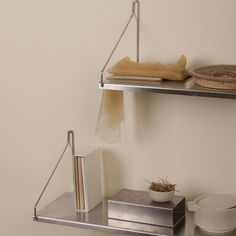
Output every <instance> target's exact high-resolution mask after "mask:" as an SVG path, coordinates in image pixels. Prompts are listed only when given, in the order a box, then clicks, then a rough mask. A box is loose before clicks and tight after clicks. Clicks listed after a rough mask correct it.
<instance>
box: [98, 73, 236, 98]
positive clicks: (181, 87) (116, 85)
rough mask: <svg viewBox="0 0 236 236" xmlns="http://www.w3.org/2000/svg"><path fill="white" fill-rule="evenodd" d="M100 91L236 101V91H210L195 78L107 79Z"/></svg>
mask: <svg viewBox="0 0 236 236" xmlns="http://www.w3.org/2000/svg"><path fill="white" fill-rule="evenodd" d="M99 88H100V89H106V90H123V91H131V92H145V93H164V94H178V95H190V96H202V97H216V98H229V99H236V90H220V89H208V88H204V87H201V86H199V85H197V84H196V83H195V79H194V78H189V79H187V80H184V81H167V80H160V81H151V80H138V79H137V80H135V79H132V80H128V79H126V80H125V79H119V78H116V79H114V78H112V77H111V78H109V77H108V78H107V79H106V80H105V81H104V85H103V86H101V83H99Z"/></svg>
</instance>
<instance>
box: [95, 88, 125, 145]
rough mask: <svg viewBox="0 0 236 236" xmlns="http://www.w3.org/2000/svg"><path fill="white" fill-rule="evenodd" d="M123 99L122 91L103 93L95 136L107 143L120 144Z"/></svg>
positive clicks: (106, 91) (105, 91)
mask: <svg viewBox="0 0 236 236" xmlns="http://www.w3.org/2000/svg"><path fill="white" fill-rule="evenodd" d="M123 99H124V98H123V91H115V90H104V91H103V94H102V101H101V105H100V111H99V114H98V121H97V128H96V135H97V136H99V137H101V138H102V139H103V140H104V141H105V142H107V143H118V142H120V133H121V132H120V130H121V124H122V122H123V121H124V102H123Z"/></svg>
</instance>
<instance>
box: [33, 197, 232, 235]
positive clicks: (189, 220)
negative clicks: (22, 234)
mask: <svg viewBox="0 0 236 236" xmlns="http://www.w3.org/2000/svg"><path fill="white" fill-rule="evenodd" d="M34 220H35V221H37V222H44V223H51V224H59V225H66V226H73V227H79V228H85V229H93V230H99V231H105V232H113V233H123V234H124V233H125V234H132V235H140V236H141V235H142V236H143V235H153V236H205V235H206V234H204V233H203V232H201V231H200V230H199V228H198V227H195V225H194V223H193V217H192V214H190V213H188V214H187V216H186V220H185V222H183V223H182V224H180V225H179V227H178V228H175V230H173V228H168V227H159V226H155V225H148V224H139V223H135V222H129V221H120V220H113V219H109V218H108V217H107V201H106V200H104V201H103V202H102V203H100V204H99V205H98V206H97V207H96V208H94V209H93V210H92V211H90V212H89V213H78V212H76V211H75V199H74V195H73V193H64V194H63V195H61V196H60V197H59V198H57V199H56V200H55V201H53V202H51V203H50V204H48V205H47V206H46V207H44V208H43V209H42V210H40V211H39V213H38V215H37V217H34ZM235 233H236V232H235V231H234V232H233V233H231V234H230V235H228V236H233V235H235Z"/></svg>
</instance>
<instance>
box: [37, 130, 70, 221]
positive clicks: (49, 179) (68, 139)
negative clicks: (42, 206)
mask: <svg viewBox="0 0 236 236" xmlns="http://www.w3.org/2000/svg"><path fill="white" fill-rule="evenodd" d="M74 141H75V139H74V131H72V130H69V131H68V132H67V144H66V146H65V148H64V150H63V152H62V154H61V155H60V158H59V159H58V161H57V163H56V165H55V167H54V169H53V171H52V173H51V174H50V176H49V178H48V181H47V183H46V184H45V186H44V188H43V190H42V192H41V193H40V195H39V197H38V199H37V201H36V203H35V205H34V220H37V219H38V216H37V206H38V204H39V202H40V200H41V198H42V196H43V194H44V192H45V191H46V189H47V187H48V185H49V183H50V181H51V179H52V177H53V175H54V173H55V172H56V169H57V167H58V166H59V164H60V162H61V160H62V158H63V156H64V154H65V152H66V150H67V148H68V147H70V148H71V153H72V157H73V156H74V155H75V142H74Z"/></svg>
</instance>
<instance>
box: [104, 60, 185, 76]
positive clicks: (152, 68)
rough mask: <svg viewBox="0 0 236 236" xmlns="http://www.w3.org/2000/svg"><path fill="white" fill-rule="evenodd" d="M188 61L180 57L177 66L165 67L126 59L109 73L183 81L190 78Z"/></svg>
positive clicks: (109, 70)
mask: <svg viewBox="0 0 236 236" xmlns="http://www.w3.org/2000/svg"><path fill="white" fill-rule="evenodd" d="M186 64H187V59H186V57H185V56H184V55H182V56H181V57H180V59H179V60H178V61H177V63H176V64H175V65H163V64H160V63H138V62H134V61H131V60H130V58H129V57H125V58H123V59H122V60H120V61H119V62H118V63H116V64H115V65H114V66H113V67H112V68H110V69H108V72H109V73H110V74H112V75H120V76H142V77H154V78H155V77H156V78H162V79H167V80H183V79H185V78H186V77H188V72H187V71H186V70H185V67H186Z"/></svg>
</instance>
